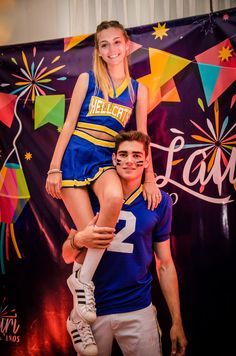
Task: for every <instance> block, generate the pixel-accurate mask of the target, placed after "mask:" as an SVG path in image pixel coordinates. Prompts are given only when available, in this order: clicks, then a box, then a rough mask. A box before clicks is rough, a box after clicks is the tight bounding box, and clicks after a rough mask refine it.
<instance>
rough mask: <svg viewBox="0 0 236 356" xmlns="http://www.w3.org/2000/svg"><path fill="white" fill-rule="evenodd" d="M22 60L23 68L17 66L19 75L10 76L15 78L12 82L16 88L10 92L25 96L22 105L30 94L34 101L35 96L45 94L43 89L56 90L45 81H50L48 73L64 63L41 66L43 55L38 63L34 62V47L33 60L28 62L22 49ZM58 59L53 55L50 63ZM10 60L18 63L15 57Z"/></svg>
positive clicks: (56, 69)
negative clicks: (55, 65) (54, 65)
mask: <svg viewBox="0 0 236 356" xmlns="http://www.w3.org/2000/svg"><path fill="white" fill-rule="evenodd" d="M21 54H22V60H23V65H24V68H21V67H20V66H19V70H20V72H21V73H20V75H19V74H14V73H12V76H13V77H14V78H16V79H17V81H16V82H15V83H14V84H15V86H16V87H18V88H17V89H15V90H13V91H12V92H11V94H18V93H21V96H22V95H26V96H25V100H24V105H25V104H26V102H27V101H28V100H29V97H30V96H31V100H32V102H34V101H35V97H36V96H40V95H46V91H45V90H47V91H48V90H49V91H56V90H55V89H54V88H53V87H51V86H49V85H47V83H50V82H52V79H51V78H50V75H51V74H52V73H55V72H57V71H59V70H60V69H62V68H63V67H65V65H60V66H58V67H55V68H51V69H50V68H48V66H47V65H46V66H43V62H44V59H45V58H44V57H43V58H41V59H40V61H39V63H37V64H36V62H38V61H36V47H34V48H33V61H32V63H31V64H30V63H29V60H28V59H27V57H26V55H25V53H24V51H22V53H21ZM59 59H60V56H57V57H55V58H54V59H53V60H52V62H51V64H54V63H55V62H56V61H58V60H59ZM11 61H12V62H13V63H14V64H15V65H18V63H17V61H16V59H15V58H11ZM66 79H67V78H66V77H60V78H57V80H66Z"/></svg>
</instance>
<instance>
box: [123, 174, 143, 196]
mask: <svg viewBox="0 0 236 356" xmlns="http://www.w3.org/2000/svg"><path fill="white" fill-rule="evenodd" d="M121 184H122V189H123V195H124V199H127V198H128V197H129V196H130V195H131V194H132V193H133V192H135V190H137V189H138V188H139V187H140V184H141V179H138V180H135V181H127V180H124V179H122V178H121Z"/></svg>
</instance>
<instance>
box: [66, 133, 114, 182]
mask: <svg viewBox="0 0 236 356" xmlns="http://www.w3.org/2000/svg"><path fill="white" fill-rule="evenodd" d="M114 146H115V144H114V142H111V141H106V140H101V139H97V138H96V137H94V136H92V135H89V134H87V133H85V132H83V131H80V130H78V129H77V130H75V131H74V133H73V135H72V136H71V139H70V141H69V143H68V146H67V148H66V150H65V153H64V156H63V159H62V164H61V170H62V188H76V187H83V186H87V185H89V184H91V183H92V182H94V181H95V180H96V179H97V178H98V177H100V175H101V174H102V173H103V172H105V171H106V170H108V169H115V167H114V166H113V163H112V153H113V151H114Z"/></svg>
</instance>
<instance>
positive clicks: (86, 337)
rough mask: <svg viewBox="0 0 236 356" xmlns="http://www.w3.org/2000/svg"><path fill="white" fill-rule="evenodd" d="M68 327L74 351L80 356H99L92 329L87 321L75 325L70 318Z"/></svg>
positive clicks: (67, 323)
mask: <svg viewBox="0 0 236 356" xmlns="http://www.w3.org/2000/svg"><path fill="white" fill-rule="evenodd" d="M66 327H67V331H68V333H69V334H70V337H71V341H72V343H73V346H74V349H75V351H76V352H77V353H79V355H81V356H95V355H97V354H98V348H97V345H96V342H95V340H94V337H93V334H92V330H91V327H90V325H89V324H88V323H86V321H83V320H80V321H78V322H77V323H75V322H73V321H72V320H71V319H70V317H68V319H67V322H66Z"/></svg>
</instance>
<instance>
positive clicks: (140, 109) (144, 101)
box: [136, 83, 161, 210]
mask: <svg viewBox="0 0 236 356" xmlns="http://www.w3.org/2000/svg"><path fill="white" fill-rule="evenodd" d="M147 106H148V90H147V88H146V87H145V86H144V85H142V84H140V83H139V86H138V96H137V103H136V125H137V130H138V131H142V132H144V133H145V134H148V132H147ZM149 157H150V160H149V165H148V167H147V168H146V169H145V172H144V175H145V179H144V190H143V196H144V199H145V200H147V201H148V209H152V210H153V209H154V208H156V207H157V205H158V204H159V202H160V201H161V192H160V190H159V188H158V187H157V185H156V181H155V175H154V171H153V162H152V152H151V147H149Z"/></svg>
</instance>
